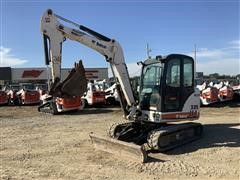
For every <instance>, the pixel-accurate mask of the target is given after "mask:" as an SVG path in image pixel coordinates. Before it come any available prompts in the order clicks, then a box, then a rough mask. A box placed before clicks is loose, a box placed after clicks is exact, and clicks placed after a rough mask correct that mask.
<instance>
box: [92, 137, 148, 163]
mask: <svg viewBox="0 0 240 180" xmlns="http://www.w3.org/2000/svg"><path fill="white" fill-rule="evenodd" d="M89 136H90V138H91V141H92V144H93V146H94V148H95V149H97V150H101V151H105V152H108V153H111V154H114V155H116V156H118V157H119V158H121V159H126V160H129V161H135V162H141V163H144V162H146V161H147V152H146V149H145V147H144V146H143V145H142V146H138V145H136V144H131V143H127V142H123V141H120V140H115V139H111V138H107V137H106V138H105V137H100V136H97V135H95V134H93V133H90V134H89Z"/></svg>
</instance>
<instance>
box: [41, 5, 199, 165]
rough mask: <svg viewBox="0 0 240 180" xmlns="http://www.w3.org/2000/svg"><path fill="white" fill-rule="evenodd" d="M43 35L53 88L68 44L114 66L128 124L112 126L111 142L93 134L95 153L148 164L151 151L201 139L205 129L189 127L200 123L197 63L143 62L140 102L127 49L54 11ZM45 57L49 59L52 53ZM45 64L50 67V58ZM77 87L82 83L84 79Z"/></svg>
mask: <svg viewBox="0 0 240 180" xmlns="http://www.w3.org/2000/svg"><path fill="white" fill-rule="evenodd" d="M63 23H65V24H66V23H68V25H71V26H74V27H69V26H66V25H64V24H63ZM41 32H42V33H43V37H44V42H45V43H44V45H45V49H47V46H46V45H47V43H46V41H47V39H48V40H49V45H50V46H49V47H50V52H51V58H50V62H51V64H52V68H53V71H54V69H55V68H56V69H57V71H54V72H55V73H53V83H54V84H57V83H59V76H60V72H59V66H60V65H61V45H62V43H63V42H64V40H65V39H70V40H73V41H77V42H79V43H81V44H83V45H85V46H87V47H89V48H91V49H93V50H95V51H97V52H99V53H100V54H102V55H103V56H104V57H105V59H106V61H107V62H108V63H109V64H110V67H111V69H112V72H113V75H114V78H115V81H116V84H117V85H116V87H117V90H118V93H119V97H120V102H121V103H120V104H121V108H122V110H123V114H124V117H125V119H126V121H125V122H121V123H114V124H113V125H111V126H110V128H109V130H108V133H107V135H108V137H107V136H102V137H101V136H99V135H97V134H95V133H90V138H91V140H92V143H93V146H94V148H95V149H100V150H102V151H107V152H110V153H113V154H115V155H118V156H120V157H121V158H127V159H129V160H133V161H140V162H146V161H147V157H148V152H151V151H159V152H164V151H167V150H169V149H172V148H175V147H178V146H180V145H183V144H186V143H189V142H191V141H193V140H196V139H198V138H199V137H200V136H201V134H202V125H201V124H200V123H193V122H190V121H193V120H197V119H198V118H199V110H200V100H199V95H200V94H199V91H198V90H197V89H195V85H194V75H195V63H194V60H193V58H191V57H189V56H186V55H181V54H170V55H168V56H164V57H162V56H157V57H155V58H152V59H147V60H145V61H144V62H139V63H138V64H139V65H141V66H142V73H141V84H140V88H139V89H140V92H139V94H140V97H139V101H136V100H135V98H134V95H133V91H132V88H131V84H130V80H129V73H128V70H127V66H126V64H125V60H124V54H123V50H122V47H121V45H120V44H119V43H118V42H117V41H116V40H114V39H111V38H108V37H106V36H104V35H102V34H100V33H98V32H95V31H93V30H91V29H89V28H87V27H85V26H83V25H79V24H77V23H74V22H72V21H70V20H68V19H65V18H63V17H61V16H59V15H57V14H55V13H54V12H53V11H52V10H50V9H49V10H47V11H46V12H45V13H44V14H43V16H42V19H41ZM45 53H46V54H45V55H46V57H48V50H45ZM46 62H47V63H48V62H49V61H48V58H47V61H46ZM75 75H76V74H75ZM78 75H79V74H77V75H76V77H78ZM72 77H74V76H72ZM69 82H71V77H70V79H69ZM79 83H80V84H82V82H80V80H79ZM83 84H84V83H83ZM78 85H79V84H76V83H75V84H71V87H72V88H77V86H78ZM180 122H184V123H180Z"/></svg>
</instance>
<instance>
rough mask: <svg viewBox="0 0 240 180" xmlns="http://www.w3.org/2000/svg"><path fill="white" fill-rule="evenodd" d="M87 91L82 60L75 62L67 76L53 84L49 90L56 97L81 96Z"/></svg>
mask: <svg viewBox="0 0 240 180" xmlns="http://www.w3.org/2000/svg"><path fill="white" fill-rule="evenodd" d="M86 91H87V79H86V76H85V69H84V67H83V64H82V61H81V60H80V61H79V62H78V63H75V67H74V68H72V70H71V71H70V73H69V75H68V76H67V78H66V79H65V80H64V81H63V82H62V83H59V84H58V85H57V86H55V87H54V86H53V87H52V88H51V90H50V92H51V93H52V94H53V95H55V96H57V97H66V96H68V97H69V96H82V95H83V94H84V92H86Z"/></svg>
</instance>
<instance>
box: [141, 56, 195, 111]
mask: <svg viewBox="0 0 240 180" xmlns="http://www.w3.org/2000/svg"><path fill="white" fill-rule="evenodd" d="M142 64H143V68H142V76H141V86H140V98H139V99H140V108H141V109H142V110H147V111H150V110H155V111H158V112H176V111H182V109H183V106H184V104H185V102H186V100H187V99H188V98H189V96H190V95H191V94H193V92H194V60H193V59H192V58H191V57H189V56H185V55H180V54H171V55H168V56H167V57H161V56H157V57H156V58H155V59H148V60H146V61H145V62H144V63H142Z"/></svg>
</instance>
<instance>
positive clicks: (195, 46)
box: [193, 44, 197, 62]
mask: <svg viewBox="0 0 240 180" xmlns="http://www.w3.org/2000/svg"><path fill="white" fill-rule="evenodd" d="M193 52H194V60H195V62H197V45H196V44H194V51H193Z"/></svg>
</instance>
